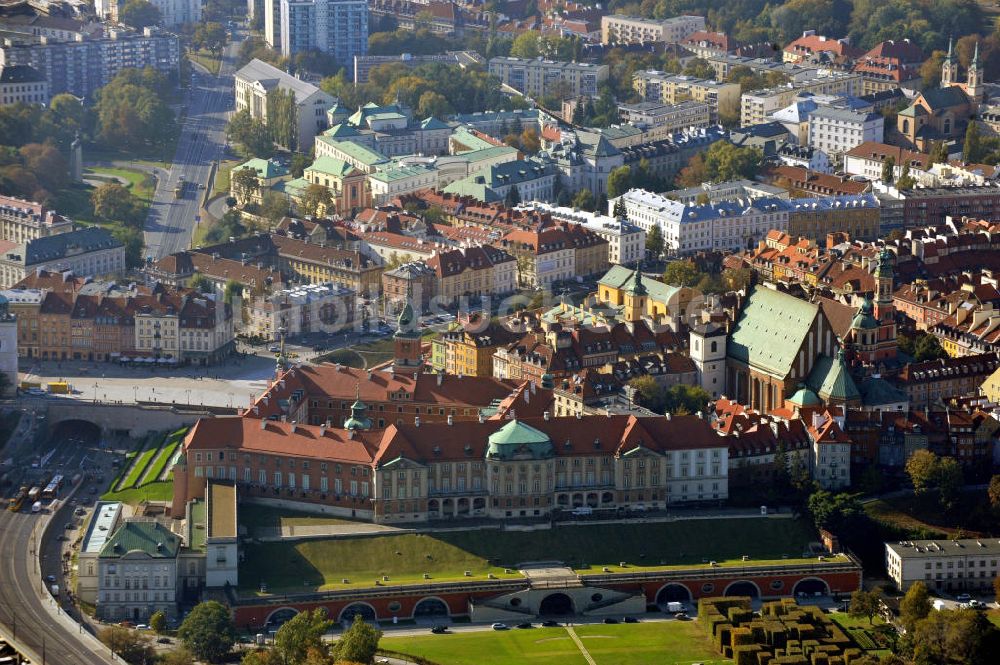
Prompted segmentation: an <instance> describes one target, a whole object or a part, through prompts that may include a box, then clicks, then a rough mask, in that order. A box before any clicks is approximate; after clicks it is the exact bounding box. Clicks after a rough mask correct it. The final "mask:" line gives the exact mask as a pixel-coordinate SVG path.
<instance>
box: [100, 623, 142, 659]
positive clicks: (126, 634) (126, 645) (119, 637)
mask: <svg viewBox="0 0 1000 665" xmlns="http://www.w3.org/2000/svg"><path fill="white" fill-rule="evenodd" d="M97 637H98V639H99V640H101V642H103V643H104V644H105V645H106V646H107V647H108V648H109V649H111V651H113V652H114V653H116V654H118V656H119V657H121V659H122V660H124V661H125V662H126V663H131V664H132V665H140V663H142V664H144V663H152V662H154V661H155V660H156V651H155V650H154V649H153V645H152V644H150V643H149V640H147V639H146V638H145V637H143V636H142V635H140V634H139V633H137V632H135V631H133V630H129V629H128V628H125V627H124V626H108V627H107V628H103V629H102V630H101V631H100V632H99V633H98V634H97Z"/></svg>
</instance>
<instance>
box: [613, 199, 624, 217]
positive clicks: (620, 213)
mask: <svg viewBox="0 0 1000 665" xmlns="http://www.w3.org/2000/svg"><path fill="white" fill-rule="evenodd" d="M612 216H613V217H614V218H615V219H628V208H627V207H626V206H625V199H623V198H619V199H618V200H617V201H615V208H614V210H613V211H612Z"/></svg>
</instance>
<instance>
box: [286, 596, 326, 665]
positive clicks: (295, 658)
mask: <svg viewBox="0 0 1000 665" xmlns="http://www.w3.org/2000/svg"><path fill="white" fill-rule="evenodd" d="M331 626H333V621H331V620H330V619H328V618H327V615H326V610H325V609H323V608H319V609H316V610H313V611H312V612H308V611H307V612H300V613H299V614H296V615H295V616H294V617H293V618H292V619H291V620H289V621H287V622H286V623H285V625H283V626H282V627H281V628H279V629H278V632H277V633H275V635H274V649H275V651H277V652H278V654H279V655H280V656H281V658H282V661H283V662H285V663H300V662H302V661H303V660H305V657H306V653H307V652H308V651H309V650H310V649H320V650H322V652H323V653H324V654H325V653H326V650H325V645H324V644H323V635H324V634H325V633H326V631H328V630H329V629H330V627H331Z"/></svg>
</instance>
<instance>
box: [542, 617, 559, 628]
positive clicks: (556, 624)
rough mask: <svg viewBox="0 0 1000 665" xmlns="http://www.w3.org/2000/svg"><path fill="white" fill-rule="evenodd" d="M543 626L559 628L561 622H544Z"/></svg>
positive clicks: (550, 620)
mask: <svg viewBox="0 0 1000 665" xmlns="http://www.w3.org/2000/svg"><path fill="white" fill-rule="evenodd" d="M542 626H544V627H545V628H558V627H559V622H558V621H553V620H552V619H549V620H548V621H543V622H542Z"/></svg>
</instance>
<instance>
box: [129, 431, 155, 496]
mask: <svg viewBox="0 0 1000 665" xmlns="http://www.w3.org/2000/svg"><path fill="white" fill-rule="evenodd" d="M164 438H165V437H164V436H163V435H154V436H153V437H151V438H150V441H149V444H148V445H147V446H146V448H145V449H143V451H142V452H141V453H139V454H138V455H136V458H135V460H134V461H133V462H132V470H131V471H129V472H128V475H127V476H126V477H125V480H124V482H122V484H121V485H120V486H119V487H118V489H120V490H121V489H128V488H130V487H135V486H136V485H137V484H138V482H139V479H140V478H142V475H143V473H145V471H146V467H147V466H149V463H150V462H151V461H152V460H153V458H154V457H155V456H156V453H157V452H159V450H160V448H161V447H162V446H163V440H164Z"/></svg>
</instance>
